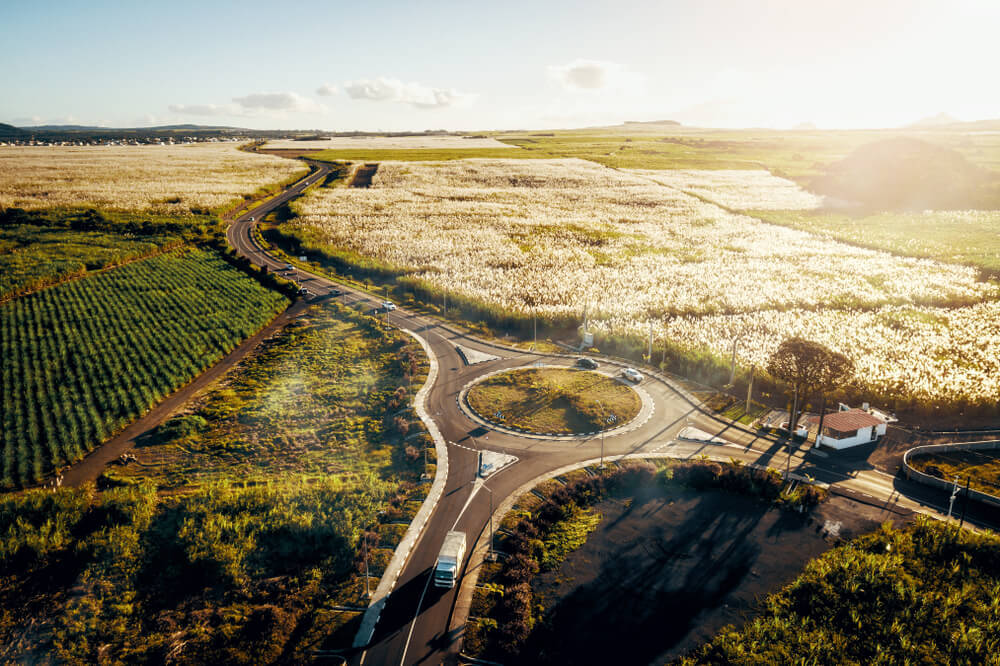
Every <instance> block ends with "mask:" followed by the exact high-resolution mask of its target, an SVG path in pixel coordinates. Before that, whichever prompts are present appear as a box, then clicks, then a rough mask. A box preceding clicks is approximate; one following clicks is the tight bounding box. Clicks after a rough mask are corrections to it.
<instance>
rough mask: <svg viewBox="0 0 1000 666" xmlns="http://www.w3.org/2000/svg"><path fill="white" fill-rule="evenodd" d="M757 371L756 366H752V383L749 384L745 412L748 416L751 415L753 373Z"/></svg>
mask: <svg viewBox="0 0 1000 666" xmlns="http://www.w3.org/2000/svg"><path fill="white" fill-rule="evenodd" d="M756 369H757V366H756V365H751V366H750V382H749V383H748V384H747V406H746V409H745V410H743V412H744V413H745V414H747V415H749V414H750V399H751V397H752V396H753V372H754V370H756Z"/></svg>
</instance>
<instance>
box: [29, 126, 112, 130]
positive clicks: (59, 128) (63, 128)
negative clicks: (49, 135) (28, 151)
mask: <svg viewBox="0 0 1000 666" xmlns="http://www.w3.org/2000/svg"><path fill="white" fill-rule="evenodd" d="M22 129H24V130H25V131H26V132H80V131H93V130H108V129H110V128H109V127H97V126H96V125H31V126H30V127H23V128H22Z"/></svg>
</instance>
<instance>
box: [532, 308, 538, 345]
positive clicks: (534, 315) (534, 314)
mask: <svg viewBox="0 0 1000 666" xmlns="http://www.w3.org/2000/svg"><path fill="white" fill-rule="evenodd" d="M531 328H532V331H533V332H534V342H532V343H531V351H535V350H536V349H538V312H537V311H536V310H535V309H534V308H532V309H531Z"/></svg>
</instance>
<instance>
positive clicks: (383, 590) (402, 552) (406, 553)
mask: <svg viewBox="0 0 1000 666" xmlns="http://www.w3.org/2000/svg"><path fill="white" fill-rule="evenodd" d="M400 330H402V331H405V332H406V333H408V334H410V335H411V336H413V338H414V339H415V340H416V341H417V342H419V343H420V346H421V347H422V348H423V350H424V353H425V354H426V355H427V359H428V363H429V366H430V368H429V370H428V372H427V379H426V381H424V385H423V386H422V387H420V390H419V391H417V395H416V396H415V397H414V399H413V409H414V411H415V412H416V413H417V416H419V417H420V420H421V421H423V423H424V425H425V426H426V427H427V432H428V433H429V434H430V436H431V438H432V439H433V440H434V451H435V452H436V453H437V470H436V471H435V473H434V482H433V483H432V484H431V490H430V492H429V493H427V498H426V499H425V500H424V503H423V504H421V505H420V510H419V511H417V515H416V516H414V518H413V520H412V521H411V522H410V526H409V527H408V528H406V533H405V534H404V535H403V539H402V541H400V542H399V545H398V546H396V551H395V552H394V553H393V554H392V559H391V560H389V566H387V567H386V569H385V573H383V574H382V578H381V579H380V580H379V582H378V587H376V588H375V593H374V594H373V595H372V598H371V602H370V603H369V604H368V610H366V611H365V614H364V617H362V618H361V627H360V628H359V629H358V633H357V635H356V636H355V637H354V647H356V648H361V647H364V646H366V645H368V644H369V643H370V642H371V640H372V636H373V635H374V634H375V625H376V624H378V619H379V616H381V614H382V609H383V608H385V604H386V602H387V601H388V600H389V595H390V594H392V590H393V588H394V587H395V586H396V580H397V579H398V578H399V574H400V573H402V571H403V568H404V567H405V566H406V561H407V559H409V557H410V553H411V552H412V551H413V547H414V546H415V545H416V544H417V541H419V540H420V535H421V534H422V533H423V530H424V526H425V525H426V524H427V521H428V520H430V517H431V514H432V513H434V509H435V508H436V507H437V503H438V500H440V499H441V494H442V493H443V492H444V487H445V483H446V481H447V480H448V446H447V444H446V443H445V441H444V437H442V436H441V431H440V430H438V427H437V424H435V423H434V420H433V419H431V417H430V415H429V414H428V413H427V409H426V407H425V405H424V402H425V401H426V399H427V394H428V393H429V392H430V390H431V387H432V386H434V382H435V380H436V379H437V374H438V362H437V358H435V356H434V352H433V351H432V350H431V348H430V345H428V344H427V341H426V340H424V339H423V338H422V337H420V336H419V335H417V334H416V333H414V332H413V331H409V330H407V329H400Z"/></svg>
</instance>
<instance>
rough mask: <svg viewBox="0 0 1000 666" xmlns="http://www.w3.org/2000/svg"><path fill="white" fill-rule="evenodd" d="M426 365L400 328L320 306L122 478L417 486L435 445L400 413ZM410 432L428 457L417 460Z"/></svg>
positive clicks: (187, 414) (157, 438) (169, 482)
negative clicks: (386, 480)
mask: <svg viewBox="0 0 1000 666" xmlns="http://www.w3.org/2000/svg"><path fill="white" fill-rule="evenodd" d="M422 357H423V354H422V352H421V351H420V349H419V347H418V346H417V344H416V342H414V341H413V339H412V338H410V337H409V336H405V335H403V334H401V333H399V332H398V331H396V330H395V329H392V330H389V331H386V330H384V329H382V328H381V327H379V326H377V325H375V323H374V321H373V320H371V319H370V318H369V317H367V316H365V315H362V314H359V313H357V312H355V311H354V310H351V309H350V308H346V307H344V306H342V305H339V304H337V303H327V304H324V305H322V306H313V307H312V308H310V310H309V311H308V312H307V313H306V314H305V315H303V316H300V317H298V318H297V319H296V320H295V321H294V322H293V323H292V324H289V325H288V326H287V327H286V328H285V329H284V331H283V332H282V333H281V334H280V335H278V336H276V337H274V338H273V339H271V340H269V341H268V342H266V343H265V344H264V346H263V347H262V348H261V349H260V350H259V351H258V352H257V353H256V354H255V355H254V356H253V357H252V358H251V359H249V360H247V361H245V362H243V363H242V364H241V365H240V366H239V367H237V368H235V369H234V370H232V371H230V373H229V374H228V375H227V376H226V378H225V379H224V380H223V381H222V382H221V383H220V384H219V385H218V386H216V387H215V388H213V389H212V390H211V391H209V392H208V393H207V394H205V395H203V396H202V397H200V398H199V399H198V400H197V402H196V403H194V404H191V405H189V406H188V407H187V408H185V410H184V413H183V414H182V415H180V416H176V417H175V418H174V419H172V420H171V421H168V422H167V423H166V424H165V425H164V426H162V427H161V428H160V429H159V430H158V431H157V433H156V434H155V435H153V436H151V437H150V438H149V439H148V440H147V441H144V442H142V443H141V445H140V446H139V447H138V448H136V449H135V451H134V453H135V454H136V457H137V459H138V464H137V465H129V466H128V467H127V468H118V470H119V471H115V472H113V473H112V475H113V477H115V478H119V479H131V480H135V479H149V480H152V481H154V482H155V483H156V484H157V485H159V486H163V487H179V486H185V485H189V484H194V483H196V484H202V483H206V482H209V481H212V480H226V479H229V480H246V479H250V478H268V479H271V478H277V477H282V476H285V475H289V474H307V475H320V476H322V475H329V474H348V475H357V474H363V473H366V472H374V473H377V474H378V475H379V476H380V477H387V476H398V477H400V478H402V479H405V480H408V481H416V480H417V479H418V477H419V475H420V473H421V471H422V465H423V451H422V449H423V445H422V442H423V440H422V438H420V437H419V434H418V433H419V432H420V430H418V429H417V427H416V425H415V424H414V425H413V426H412V427H413V430H412V433H411V431H410V428H411V425H410V424H411V421H412V420H413V415H412V414H410V413H407V412H405V411H404V413H403V414H397V413H396V412H398V411H399V410H400V409H402V408H403V407H404V406H405V404H406V402H407V401H408V399H409V395H410V392H411V390H414V389H411V387H415V386H419V385H420V383H421V382H422V381H423V378H424V377H425V376H426V363H425V362H424V361H423V360H422ZM400 390H402V394H400V393H398V391H400ZM401 395H403V396H406V397H405V398H403V397H401ZM397 416H399V417H400V418H403V419H405V424H406V425H405V426H402V425H401V424H402V423H403V422H402V421H401V422H399V423H397V422H396V421H395V417H397ZM418 423H419V422H418ZM401 427H403V428H405V429H406V430H407V432H406V434H401V433H400V432H399V431H400V428H401ZM410 434H413V435H417V437H411V438H410V439H409V440H408V443H409V445H412V446H414V447H415V448H417V449H418V450H419V452H420V456H419V458H417V459H409V460H408V459H407V458H406V452H405V448H406V445H403V444H401V441H402V440H403V439H404V438H405V437H407V436H408V435H410Z"/></svg>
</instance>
